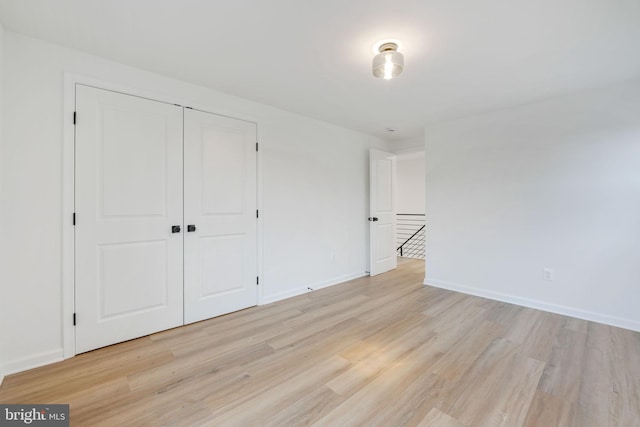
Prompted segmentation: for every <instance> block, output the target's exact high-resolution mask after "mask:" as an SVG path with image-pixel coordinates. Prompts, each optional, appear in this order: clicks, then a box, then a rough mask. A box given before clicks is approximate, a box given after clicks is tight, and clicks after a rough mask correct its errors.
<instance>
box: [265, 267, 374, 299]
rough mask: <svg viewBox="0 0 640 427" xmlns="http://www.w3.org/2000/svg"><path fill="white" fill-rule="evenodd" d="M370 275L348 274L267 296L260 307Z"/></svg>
mask: <svg viewBox="0 0 640 427" xmlns="http://www.w3.org/2000/svg"><path fill="white" fill-rule="evenodd" d="M368 275H369V273H367V272H366V271H365V272H362V273H353V274H346V275H344V276H340V277H334V278H333V279H329V280H325V281H322V282H317V283H312V284H310V285H308V286H304V287H300V288H295V289H291V290H289V291H285V292H279V293H277V294H273V295H265V296H264V298H263V299H262V303H261V304H260V305H265V304H270V303H272V302H276V301H282V300H283V299H287V298H293V297H296V296H298V295H302V294H306V293H308V292H313V291H317V290H318V289H322V288H328V287H329V286H333V285H337V284H340V283H344V282H347V281H349V280H353V279H359V278H360V277H364V276H368ZM309 288H311V289H312V290H309Z"/></svg>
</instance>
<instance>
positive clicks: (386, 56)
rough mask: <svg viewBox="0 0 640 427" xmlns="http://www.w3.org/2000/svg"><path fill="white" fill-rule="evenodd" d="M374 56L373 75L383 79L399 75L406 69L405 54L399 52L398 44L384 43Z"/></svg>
mask: <svg viewBox="0 0 640 427" xmlns="http://www.w3.org/2000/svg"><path fill="white" fill-rule="evenodd" d="M378 52H379V53H378V54H377V55H376V56H374V57H373V65H372V67H373V75H374V76H376V77H379V78H382V79H386V80H388V79H391V78H393V77H398V76H399V75H400V73H402V70H403V69H404V56H403V55H402V54H401V53H400V52H398V44H397V43H393V42H388V43H383V44H381V45H380V47H378Z"/></svg>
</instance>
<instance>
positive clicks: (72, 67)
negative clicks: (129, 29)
mask: <svg viewBox="0 0 640 427" xmlns="http://www.w3.org/2000/svg"><path fill="white" fill-rule="evenodd" d="M4 47H5V52H4V82H5V86H4V88H5V91H4V93H3V101H4V105H5V109H4V123H5V126H4V129H3V135H4V139H3V145H2V153H3V157H2V162H1V179H2V182H4V183H5V186H4V191H3V193H2V198H1V200H0V201H1V206H3V207H4V209H3V210H2V214H1V217H0V224H3V225H7V227H6V228H5V229H4V234H3V239H2V242H1V243H0V245H1V246H2V248H1V249H2V250H3V251H5V254H6V255H5V258H6V259H5V261H6V266H5V268H4V269H3V271H2V273H1V274H2V277H1V280H2V281H1V283H2V299H3V301H5V304H6V309H5V310H3V311H2V313H0V323H1V324H11V325H12V328H11V330H10V331H8V333H7V334H6V335H5V336H3V338H2V341H3V345H4V356H3V357H4V360H5V362H6V365H5V366H6V370H7V372H15V371H18V370H21V369H26V368H29V367H32V366H35V365H38V364H43V363H47V362H50V361H53V360H56V359H59V358H61V357H62V332H61V331H62V327H63V326H62V306H61V304H62V293H61V289H62V286H63V284H62V278H61V275H62V270H61V262H62V254H61V246H62V225H61V224H62V209H63V207H62V191H63V190H62V177H63V170H62V168H63V162H62V157H63V120H65V119H67V120H68V119H70V118H69V117H66V118H63V78H64V76H63V73H64V72H65V71H67V72H72V73H76V74H81V75H85V76H90V77H93V78H96V79H101V80H105V81H108V82H112V83H115V84H119V85H125V86H127V87H131V88H134V89H137V90H142V91H148V92H152V93H157V94H159V95H161V96H163V97H165V98H170V99H175V102H178V103H182V104H183V105H184V104H186V105H197V106H201V107H202V106H206V108H207V109H208V110H209V111H211V112H214V113H221V114H225V115H229V116H233V117H239V118H244V119H249V120H254V121H256V122H258V131H259V135H260V143H261V144H260V146H261V150H260V154H259V156H260V166H259V169H260V170H259V174H260V175H261V194H260V197H261V207H260V208H261V219H262V246H263V253H264V259H263V265H264V268H263V271H262V273H261V281H260V283H261V285H262V286H263V292H264V301H273V300H276V299H279V298H283V297H286V296H290V295H295V294H298V293H301V292H305V291H306V289H307V286H310V285H312V286H313V287H320V286H325V285H328V284H332V283H335V282H338V281H342V280H345V279H348V278H351V277H355V276H359V275H363V274H364V272H365V271H366V270H367V269H368V265H367V262H368V255H367V254H368V223H367V221H366V217H367V216H368V196H367V193H368V149H369V148H370V147H376V148H379V149H388V147H387V144H386V143H384V142H383V141H381V140H378V139H376V138H373V137H370V136H367V135H363V134H360V133H357V132H354V131H350V130H346V129H343V128H339V127H336V126H333V125H329V124H326V123H322V122H319V121H316V120H312V119H309V118H305V117H302V116H299V115H295V114H291V113H287V112H284V111H281V110H278V109H275V108H272V107H269V106H265V105H261V104H257V103H254V102H250V101H246V100H243V99H239V98H236V97H233V96H228V95H224V94H221V93H218V92H215V91H211V90H208V89H205V88H202V87H198V86H194V85H190V84H187V83H183V82H179V81H176V80H173V79H169V78H165V77H162V76H158V75H155V74H152V73H148V72H145V71H141V70H137V69H134V68H130V67H127V66H124V65H120V64H116V63H113V62H110V61H107V60H104V59H100V58H96V57H93V56H89V55H86V54H83V53H80V52H77V51H73V50H69V49H66V48H62V47H58V46H55V45H51V44H48V43H45V42H41V41H37V40H34V39H31V38H28V37H24V36H21V35H17V34H15V33H11V32H5V43H4ZM68 320H69V319H67V318H65V321H68Z"/></svg>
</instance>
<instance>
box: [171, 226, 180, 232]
mask: <svg viewBox="0 0 640 427" xmlns="http://www.w3.org/2000/svg"><path fill="white" fill-rule="evenodd" d="M171 232H172V233H179V232H180V226H179V225H172V226H171Z"/></svg>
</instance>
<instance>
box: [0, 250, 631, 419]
mask: <svg viewBox="0 0 640 427" xmlns="http://www.w3.org/2000/svg"><path fill="white" fill-rule="evenodd" d="M423 279H424V263H423V262H421V261H417V260H408V261H407V260H403V261H402V262H400V263H399V266H398V269H397V270H395V271H392V272H389V273H385V274H382V275H378V276H375V277H363V278H359V279H356V280H353V281H350V282H346V283H344V284H340V285H336V286H332V287H328V288H325V289H321V290H318V291H313V292H309V293H306V294H304V295H300V296H298V297H295V298H290V299H288V300H283V301H278V302H276V303H273V304H269V305H266V306H261V307H254V308H250V309H246V310H242V311H239V312H236V313H231V314H229V315H225V316H220V317H218V318H215V319H209V320H206V321H202V322H198V323H194V324H191V325H187V326H184V327H180V328H174V329H171V330H168V331H163V332H160V333H157V334H154V335H151V336H148V337H143V338H140V339H137V340H132V341H128V342H125V343H121V344H117V345H113V346H109V347H106V348H103V349H99V350H95V351H92V352H88V353H84V354H81V355H78V356H76V357H74V358H72V359H69V360H65V361H63V362H60V363H56V364H53V365H49V366H45V367H42V368H38V369H34V370H31V371H27V372H23V373H19V374H15V375H10V376H8V377H7V378H5V380H4V383H3V384H2V386H0V402H1V403H69V404H70V409H71V425H72V426H115V425H117V426H216V427H218V426H223V427H224V426H240V425H242V426H244V425H250V426H254V425H255V426H259V425H264V426H287V427H289V426H303V425H317V426H322V425H329V426H340V427H342V426H359V425H365V426H385V427H386V426H394V427H395V426H416V425H423V426H434V427H435V426H437V427H487V426H491V427H494V426H505V427H506V426H509V427H520V426H523V427H556V426H557V427H566V426H569V427H601V426H625V427H626V426H636V425H640V424H638V420H639V419H640V358H639V357H638V355H639V354H640V333H637V332H632V331H628V330H623V329H620V328H615V327H611V326H606V325H601V324H597V323H593V322H587V321H584V320H579V319H572V318H568V317H565V316H560V315H557V314H551V313H545V312H542V311H538V310H533V309H529V308H524V307H519V306H515V305H511V304H507V303H503V302H498V301H491V300H488V299H484V298H478V297H474V296H470V295H463V294H460V293H456V292H452V291H448V290H442V289H438V288H434V287H431V286H424V285H422V281H423Z"/></svg>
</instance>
